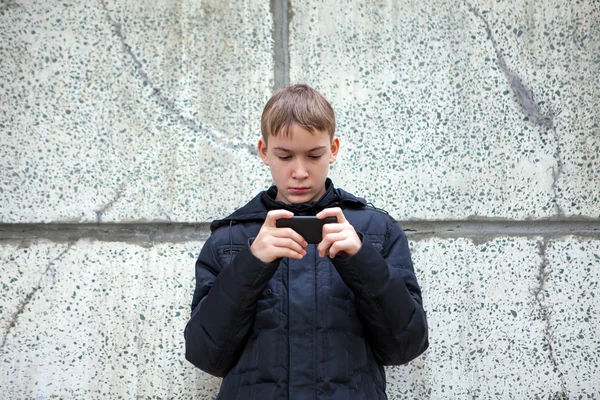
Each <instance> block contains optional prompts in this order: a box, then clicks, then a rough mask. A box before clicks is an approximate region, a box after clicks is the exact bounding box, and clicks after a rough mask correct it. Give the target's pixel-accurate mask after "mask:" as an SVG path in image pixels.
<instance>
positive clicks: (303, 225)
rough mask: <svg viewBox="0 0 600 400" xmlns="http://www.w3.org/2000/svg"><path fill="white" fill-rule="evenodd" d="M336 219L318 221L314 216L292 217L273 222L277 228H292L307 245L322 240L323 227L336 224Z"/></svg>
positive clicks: (328, 218)
mask: <svg viewBox="0 0 600 400" xmlns="http://www.w3.org/2000/svg"><path fill="white" fill-rule="evenodd" d="M336 222H337V217H325V218H323V219H318V218H317V217H314V216H294V217H292V218H281V219H278V220H277V221H275V226H276V227H278V228H292V229H293V230H295V231H296V232H298V233H299V234H300V235H301V236H302V237H303V238H304V240H306V242H307V243H312V244H317V243H320V242H321V240H322V239H323V225H325V224H331V223H336Z"/></svg>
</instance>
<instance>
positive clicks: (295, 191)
mask: <svg viewBox="0 0 600 400" xmlns="http://www.w3.org/2000/svg"><path fill="white" fill-rule="evenodd" d="M309 190H310V188H307V187H293V188H290V189H289V191H290V193H293V194H304V193H308V191H309Z"/></svg>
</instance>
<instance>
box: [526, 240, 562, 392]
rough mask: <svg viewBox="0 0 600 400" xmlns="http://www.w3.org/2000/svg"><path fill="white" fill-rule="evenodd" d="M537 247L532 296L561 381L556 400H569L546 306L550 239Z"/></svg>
mask: <svg viewBox="0 0 600 400" xmlns="http://www.w3.org/2000/svg"><path fill="white" fill-rule="evenodd" d="M537 247H538V254H539V256H540V258H541V262H540V265H539V267H538V275H537V281H538V285H537V286H536V287H534V288H533V289H531V294H532V295H533V298H534V300H535V302H536V304H537V305H538V307H539V309H540V315H541V317H542V320H543V322H544V336H545V339H546V345H547V346H548V354H549V358H550V362H551V363H552V368H553V371H554V373H555V374H557V376H558V378H559V379H560V386H561V392H559V393H556V395H555V399H565V400H567V399H568V398H569V397H568V394H567V388H566V383H565V379H564V376H563V374H562V372H560V370H559V366H558V361H557V360H556V355H555V354H554V348H553V347H552V343H554V332H553V330H552V326H551V317H552V311H551V306H548V305H546V304H544V297H545V295H546V283H547V282H548V277H549V276H550V271H548V264H549V263H548V257H547V255H546V251H547V249H548V239H547V238H544V239H543V240H542V241H538V246H537Z"/></svg>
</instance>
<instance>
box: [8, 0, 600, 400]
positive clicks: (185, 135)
mask: <svg viewBox="0 0 600 400" xmlns="http://www.w3.org/2000/svg"><path fill="white" fill-rule="evenodd" d="M599 21H600V7H598V4H597V2H596V1H594V0H586V1H580V2H564V1H559V0H547V1H535V2H531V1H524V0H506V1H495V0H494V1H492V0H487V1H484V0H479V1H464V2H447V1H442V0H432V1H427V2H416V1H409V0H400V1H381V2H358V1H347V2H343V3H342V2H338V1H333V0H324V1H321V2H318V3H315V2H300V1H291V2H289V3H288V2H287V0H273V1H271V3H270V4H269V2H264V1H257V0H246V1H241V0H240V1H237V0H236V1H222V0H219V1H218V0H214V1H188V0H180V1H177V2H170V1H164V0H145V1H139V0H112V1H109V0H96V1H76V2H65V1H62V2H57V1H53V0H49V1H44V2H41V1H33V0H6V1H1V2H0V138H1V140H0V223H1V225H0V239H1V241H0V282H1V284H2V286H1V290H0V329H1V330H2V338H1V341H0V365H1V367H0V371H1V372H0V387H2V392H3V394H2V396H6V398H11V399H12V398H40V399H45V398H138V397H141V398H151V397H152V398H155V397H156V398H199V399H212V398H213V397H214V396H215V394H216V392H217V390H218V386H219V383H220V381H219V379H216V378H212V377H210V376H208V375H206V374H203V373H202V372H201V371H199V370H197V369H195V368H193V367H192V366H191V365H188V363H187V362H186V361H185V360H184V356H183V352H184V348H183V334H182V331H183V327H184V325H185V322H186V321H187V318H188V315H189V308H188V304H189V302H190V298H191V294H192V289H193V284H194V277H193V264H194V260H195V258H196V256H197V254H198V252H199V250H200V248H201V246H202V243H203V241H204V240H205V239H206V237H207V235H208V227H207V223H208V222H210V221H211V220H212V219H214V218H217V217H219V216H223V215H225V214H228V213H230V212H231V211H233V210H234V209H235V208H236V207H239V206H241V205H242V204H243V203H244V202H245V201H246V200H247V199H249V198H250V197H251V196H252V195H254V194H255V193H256V192H257V191H258V190H260V189H262V188H264V187H266V186H267V185H269V184H270V176H269V173H268V170H266V169H265V167H264V166H262V164H261V163H260V162H259V161H258V159H257V155H256V151H255V150H254V147H255V146H254V145H255V143H256V141H257V139H258V137H259V132H260V126H259V118H260V113H261V111H262V106H263V105H264V103H265V102H266V100H267V99H268V98H269V97H270V95H271V93H272V92H273V90H274V89H276V88H278V87H280V86H282V85H286V84H288V83H295V82H307V83H310V84H312V85H313V86H315V87H316V88H317V89H319V90H320V91H321V92H322V93H323V94H325V96H326V97H328V99H330V101H331V102H332V104H333V106H334V108H335V110H336V112H337V118H338V124H339V129H338V134H339V135H340V137H341V140H342V150H341V155H340V158H339V160H338V162H337V163H336V164H335V165H334V167H333V169H332V171H331V176H332V178H333V179H334V182H335V183H336V184H337V185H339V186H342V187H344V188H346V189H348V190H349V191H353V192H356V193H358V194H361V195H363V196H364V197H366V198H367V199H368V200H369V201H371V202H372V203H374V204H375V205H376V206H378V207H382V208H385V209H387V210H388V211H390V213H391V214H392V215H393V216H394V217H396V218H397V219H398V220H399V221H400V222H401V224H402V226H403V227H404V228H405V229H406V230H407V233H408V234H409V239H410V245H411V248H412V251H413V257H414V261H415V267H416V271H417V275H418V278H419V280H420V282H421V284H422V286H423V293H424V300H425V306H426V309H427V311H428V315H429V319H430V336H431V347H430V349H429V350H428V351H427V352H426V353H425V354H424V355H423V356H421V357H420V358H418V359H417V360H415V361H413V362H411V363H410V364H408V365H406V366H401V367H391V368H388V370H387V372H388V381H389V385H388V394H389V397H390V399H403V398H431V399H448V398H452V399H471V398H498V399H509V398H510V399H530V398H540V399H541V398H546V399H547V398H552V399H559V398H562V399H565V398H573V399H575V398H581V399H587V398H591V399H595V398H600V378H599V377H600V334H599V333H598V327H599V326H600V288H599V284H600V22H599Z"/></svg>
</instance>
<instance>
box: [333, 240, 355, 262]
mask: <svg viewBox="0 0 600 400" xmlns="http://www.w3.org/2000/svg"><path fill="white" fill-rule="evenodd" d="M350 244H351V240H350V238H346V239H345V240H340V241H337V242H335V243H334V244H332V245H331V247H330V248H329V257H330V258H334V257H335V256H337V254H338V253H339V252H342V251H346V249H347V248H348V246H349V245H350Z"/></svg>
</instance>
